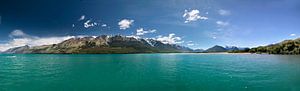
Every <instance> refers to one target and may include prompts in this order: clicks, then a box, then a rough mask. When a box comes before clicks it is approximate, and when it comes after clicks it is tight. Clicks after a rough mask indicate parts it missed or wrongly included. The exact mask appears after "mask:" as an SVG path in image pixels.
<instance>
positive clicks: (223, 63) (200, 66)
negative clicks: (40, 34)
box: [0, 54, 300, 91]
mask: <svg viewBox="0 0 300 91" xmlns="http://www.w3.org/2000/svg"><path fill="white" fill-rule="evenodd" d="M0 91H300V56H292V55H255V54H102V55H88V54H86V55H55V54H51V55H48V54H23V55H22V54H17V55H13V54H9V55H6V54H2V55H0Z"/></svg>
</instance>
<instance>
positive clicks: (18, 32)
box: [9, 29, 28, 38]
mask: <svg viewBox="0 0 300 91" xmlns="http://www.w3.org/2000/svg"><path fill="white" fill-rule="evenodd" d="M9 37H11V38H13V37H28V35H27V34H26V33H24V32H23V31H22V30H19V29H16V30H14V31H12V32H11V33H10V34H9Z"/></svg>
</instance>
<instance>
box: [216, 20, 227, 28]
mask: <svg viewBox="0 0 300 91" xmlns="http://www.w3.org/2000/svg"><path fill="white" fill-rule="evenodd" d="M216 23H217V24H218V27H226V26H228V25H229V22H224V21H217V22H216Z"/></svg>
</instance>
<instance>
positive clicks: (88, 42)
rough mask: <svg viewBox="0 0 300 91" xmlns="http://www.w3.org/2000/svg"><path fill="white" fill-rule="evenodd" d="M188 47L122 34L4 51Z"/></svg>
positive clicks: (132, 50)
mask: <svg viewBox="0 0 300 91" xmlns="http://www.w3.org/2000/svg"><path fill="white" fill-rule="evenodd" d="M192 51H193V50H192V49H190V48H188V47H183V46H179V45H175V44H163V43H162V42H160V41H157V40H154V39H136V38H132V37H124V36H120V35H117V36H112V37H109V36H107V35H102V36H98V37H84V38H72V39H69V40H66V41H63V42H61V43H58V44H53V45H44V46H35V47H29V46H23V47H16V48H11V49H9V50H7V51H5V52H4V53H53V54H77V53H80V54H81V53H82V54H85V53H86V54H98V53H99V54H102V53H168V52H192Z"/></svg>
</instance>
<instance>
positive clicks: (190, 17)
mask: <svg viewBox="0 0 300 91" xmlns="http://www.w3.org/2000/svg"><path fill="white" fill-rule="evenodd" d="M182 17H183V18H185V21H184V23H188V22H191V21H197V20H199V19H200V20H207V19H208V18H207V17H205V16H200V11H199V10H197V9H194V10H191V11H188V10H185V11H184V14H183V16H182Z"/></svg>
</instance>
